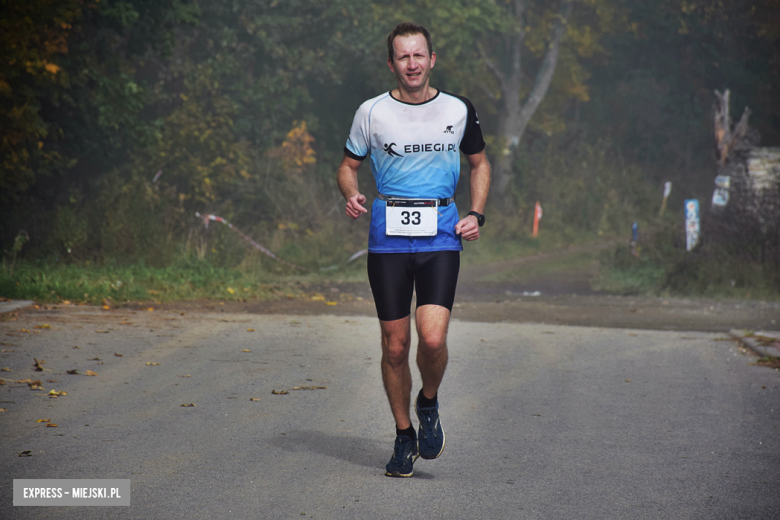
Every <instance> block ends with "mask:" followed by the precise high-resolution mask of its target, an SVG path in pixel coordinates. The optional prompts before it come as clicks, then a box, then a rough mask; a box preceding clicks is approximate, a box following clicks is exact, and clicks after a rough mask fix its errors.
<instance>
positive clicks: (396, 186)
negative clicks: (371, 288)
mask: <svg viewBox="0 0 780 520" xmlns="http://www.w3.org/2000/svg"><path fill="white" fill-rule="evenodd" d="M484 148H485V141H484V139H483V138H482V130H481V129H480V126H479V119H478V118H477V112H476V110H474V106H473V105H472V104H471V102H470V101H469V100H468V99H466V98H464V97H461V96H455V95H452V94H448V93H446V92H442V91H438V93H437V94H436V95H435V96H434V97H433V98H431V99H429V100H428V101H426V102H424V103H420V104H418V105H415V104H410V103H404V102H403V101H399V100H397V99H395V98H394V97H392V95H390V93H389V92H386V93H384V94H382V95H380V96H377V97H375V98H373V99H369V100H368V101H366V102H365V103H363V104H362V105H360V108H358V110H357V112H356V113H355V119H354V121H353V122H352V129H351V130H350V133H349V139H348V140H347V144H346V146H345V148H344V152H345V153H346V154H347V155H348V156H349V157H351V158H353V159H356V160H359V161H362V160H363V159H365V158H366V157H368V156H369V155H370V156H371V172H372V173H373V175H374V179H375V181H376V187H377V190H378V191H379V193H381V194H383V195H387V196H395V197H405V198H431V199H443V198H449V197H454V196H455V187H456V186H457V184H458V178H459V177H460V153H459V152H463V153H464V154H466V155H473V154H476V153H479V152H481V151H482V150H483V149H484ZM385 207H386V204H385V202H384V201H383V200H380V199H379V198H377V199H375V200H374V203H373V205H372V208H371V229H370V231H369V237H368V250H369V251H371V252H372V253H417V252H426V251H462V250H463V246H462V245H461V240H460V236H459V235H456V234H455V224H457V223H458V220H459V217H458V210H457V208H456V207H455V204H450V205H448V206H440V207H439V213H440V216H439V217H438V219H439V220H438V233H437V234H436V235H435V236H429V237H407V236H388V235H386V234H385Z"/></svg>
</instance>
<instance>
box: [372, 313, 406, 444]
mask: <svg viewBox="0 0 780 520" xmlns="http://www.w3.org/2000/svg"><path fill="white" fill-rule="evenodd" d="M379 325H380V327H381V329H382V381H383V382H384V384H385V392H386V393H387V399H388V401H390V410H391V411H392V412H393V417H394V418H395V424H396V427H397V428H398V429H399V430H405V429H407V428H409V427H410V426H411V425H412V423H411V421H410V418H409V405H410V395H411V392H412V374H411V372H410V370H409V347H410V345H411V333H410V329H409V316H407V317H406V318H401V319H400V320H393V321H381V320H380V321H379Z"/></svg>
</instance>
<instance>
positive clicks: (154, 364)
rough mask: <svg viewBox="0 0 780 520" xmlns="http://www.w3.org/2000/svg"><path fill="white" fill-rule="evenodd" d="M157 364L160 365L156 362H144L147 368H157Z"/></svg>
mask: <svg viewBox="0 0 780 520" xmlns="http://www.w3.org/2000/svg"><path fill="white" fill-rule="evenodd" d="M159 364H160V363H158V362H156V361H147V362H146V366H148V367H153V366H157V365H159Z"/></svg>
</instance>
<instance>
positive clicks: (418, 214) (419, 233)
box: [385, 198, 438, 237]
mask: <svg viewBox="0 0 780 520" xmlns="http://www.w3.org/2000/svg"><path fill="white" fill-rule="evenodd" d="M437 205H438V201H437V200H436V199H392V198H390V199H388V200H387V209H386V210H385V222H386V230H385V232H386V234H387V235H394V236H413V237H426V236H434V235H436V232H437V231H438V227H437V225H438V218H437V217H438V211H437V209H436V206H437Z"/></svg>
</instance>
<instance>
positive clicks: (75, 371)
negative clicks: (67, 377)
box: [65, 368, 79, 375]
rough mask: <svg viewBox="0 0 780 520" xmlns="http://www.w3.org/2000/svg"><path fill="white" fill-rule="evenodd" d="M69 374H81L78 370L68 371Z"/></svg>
mask: <svg viewBox="0 0 780 520" xmlns="http://www.w3.org/2000/svg"><path fill="white" fill-rule="evenodd" d="M65 372H67V373H68V374H72V375H76V374H78V373H79V370H78V369H77V368H74V369H73V370H66V371H65Z"/></svg>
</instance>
